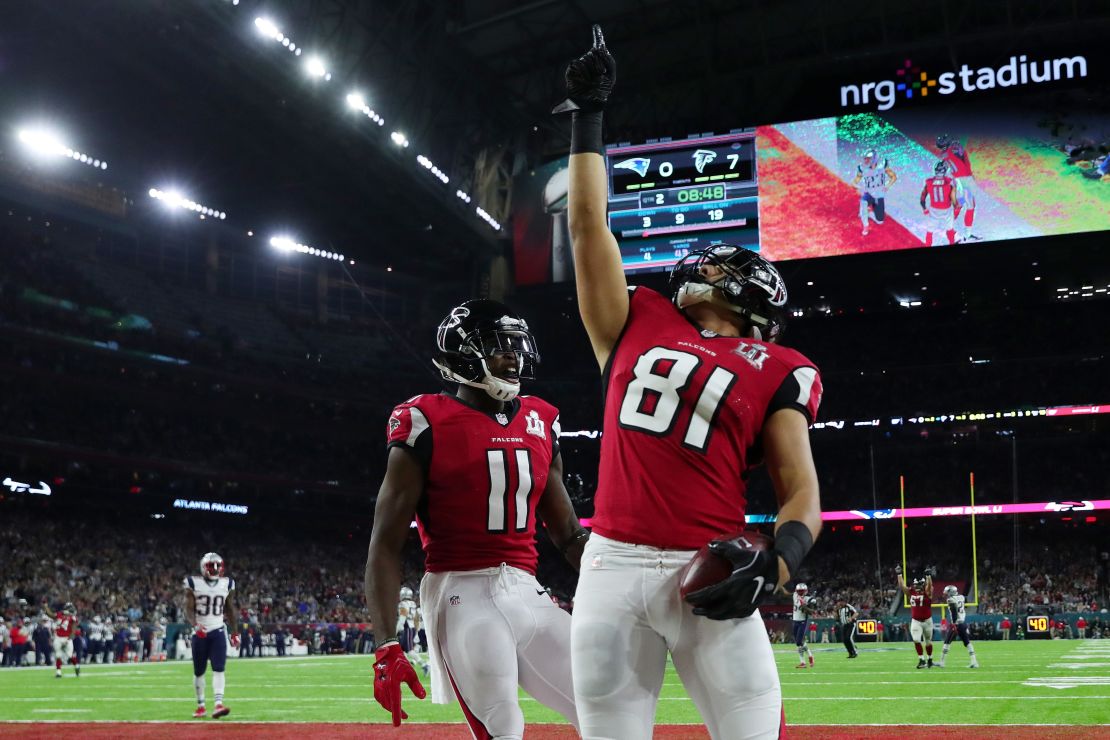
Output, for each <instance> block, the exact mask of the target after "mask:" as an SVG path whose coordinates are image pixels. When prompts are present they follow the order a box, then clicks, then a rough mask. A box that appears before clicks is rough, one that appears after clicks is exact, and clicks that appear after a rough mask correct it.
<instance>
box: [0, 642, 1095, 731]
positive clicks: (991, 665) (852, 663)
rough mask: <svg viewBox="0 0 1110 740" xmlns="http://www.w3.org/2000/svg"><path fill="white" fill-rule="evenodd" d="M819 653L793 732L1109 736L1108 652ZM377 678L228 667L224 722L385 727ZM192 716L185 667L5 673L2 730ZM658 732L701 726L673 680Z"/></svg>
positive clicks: (1060, 645)
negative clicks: (929, 729) (975, 729)
mask: <svg viewBox="0 0 1110 740" xmlns="http://www.w3.org/2000/svg"><path fill="white" fill-rule="evenodd" d="M815 648H816V649H815V651H814V652H815V656H816V661H817V664H816V667H815V668H814V669H812V670H810V669H806V670H797V669H795V668H794V664H795V663H796V662H797V653H795V652H794V651H793V650H790V649H788V648H786V647H785V646H782V647H776V658H777V661H778V667H779V673H780V675H781V677H782V683H783V695H784V697H785V700H786V717H787V722H788V724H790V725H794V726H797V725H864V724H922V725H935V724H938V723H949V724H1030V725H1054V724H1082V725H1110V640H1104V641H1103V640H1100V641H1091V640H1088V641H1078V640H1073V641H1060V640H1057V641H1029V642H1017V641H1011V642H981V643H977V644H976V648H977V651H978V655H979V661H980V663H981V665H982V667H981V668H979V669H976V670H972V669H969V668H967V653H966V651H965V650H964V648H963V646H962V645H959V644H958V643H957V644H956V645H955V646H954V648H953V650H952V652H951V653H950V654H949V659H948V667H947V668H944V669H940V668H934V669H932V670H916V669H915V668H914V665H915V663H916V656H915V654H914V652H913V646H912V645H911V644H910V643H894V644H889V643H888V644H886V645H871V644H865V645H861V646H860V648H861V649H860V657H859V658H858V659H856V660H847V659H846V656H845V653H844V651H843V649H842V648H840V647H839V646H832V645H817V646H815ZM939 654H940V650H939V645H938V646H937V655H938V656H939ZM736 669H737V671H742V670H743V666H737V667H736ZM370 671H371V659H370V657H369V656H356V657H347V656H344V657H311V658H281V659H258V660H249V659H248V660H239V659H232V660H230V661H229V663H228V667H227V698H226V701H227V704H228V706H230V707H231V708H232V713H231V715H230V716H229V717H227V718H226V719H225V720H223V721H240V722H259V721H270V722H273V721H277V722H306V721H307V722H387V721H388V716H387V715H386V713H385V712H384V711H383V710H381V709H380V708H379V707H378V706H377V705H376V704H375V703H374V701H373V699H372V698H371V693H372V692H371V681H370V678H369V676H370ZM194 704H195V700H194V698H193V690H192V676H191V664H189V663H187V662H184V661H180V662H167V663H149V664H122V665H109V666H101V665H90V666H85V667H84V668H83V670H82V672H81V677H80V678H75V677H74V676H73V670H72V668H67V669H66V671H65V677H64V678H62V679H60V680H59V679H55V678H54V672H53V670H51V669H43V668H21V669H0V720H24V721H26V720H32V721H34V720H53V721H59V720H62V721H71V722H81V721H92V720H98V721H104V720H123V721H142V720H151V721H153V720H161V721H166V720H188V719H189V717H190V715H191V713H192V711H193V708H194ZM208 705H209V710H211V707H212V698H211V685H210V684H209V688H208ZM404 706H405V708H406V710H407V711H408V713H409V715H410V722H413V723H421V722H457V723H462V722H463V718H462V713H461V711H460V709H459V706H458V705H457V704H452V705H449V706H438V705H433V704H432V703H431V701H430V699H429V700H425V701H416V700H415V699H414V698H413V697H411V696H409V695H407V694H406V696H405V700H404ZM524 711H525V716H526V718H527V720H528V721H529V722H532V723H541V722H552V723H557V722H560V721H561V720H560V718H559V717H558V716H557V715H555V714H554V713H553V712H551V711H549V710H547V709H545V708H544V707H542V706H540V705H539V704H537V703H536V702H535V701H533V700H531V699H530V698H528V697H524ZM657 722H658V723H660V724H690V723H698V715H697V712H696V710H695V709H694V706H693V704H692V703H691V702H690V700H689V699H688V698H687V696H686V693H685V692H684V691H683V689H682V685H681V683H680V682H679V679H678V676H677V675H676V674H675V673H674V671H673V670H669V671H668V673H667V677H666V680H665V684H664V687H663V695H662V697H661V700H660V702H659V711H658V715H657Z"/></svg>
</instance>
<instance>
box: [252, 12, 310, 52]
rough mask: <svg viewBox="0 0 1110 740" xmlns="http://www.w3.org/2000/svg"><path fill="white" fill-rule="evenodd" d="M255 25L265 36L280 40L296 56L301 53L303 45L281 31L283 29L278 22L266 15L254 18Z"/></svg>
mask: <svg viewBox="0 0 1110 740" xmlns="http://www.w3.org/2000/svg"><path fill="white" fill-rule="evenodd" d="M254 27H255V28H257V29H258V32H259V33H260V34H262V35H263V36H265V37H266V38H268V39H273V40H274V41H276V42H278V43H279V44H281V45H282V46H284V47H285V48H286V49H288V50H289V51H290V52H291V53H292V54H294V55H296V56H300V55H301V47H299V46H297V45H296V44H294V43H293V40H292V39H290V38H289V37H288V36H286V35H285V34H283V33H282V32H281V29H279V28H278V27H277V24H276V23H274V22H273V21H272V20H270V19H269V18H265V17H259V18H255V19H254Z"/></svg>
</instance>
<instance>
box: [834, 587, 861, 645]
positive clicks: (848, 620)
mask: <svg viewBox="0 0 1110 740" xmlns="http://www.w3.org/2000/svg"><path fill="white" fill-rule="evenodd" d="M858 614H859V610H858V609H856V608H855V607H854V606H852V605H851V604H849V603H848V600H847V599H840V608H838V609H837V610H836V616H837V618H838V619H839V620H840V633H841V634H842V635H844V647H845V648H846V649H847V650H848V657H849V658H857V657H859V653H858V652H856V616H857V615H858Z"/></svg>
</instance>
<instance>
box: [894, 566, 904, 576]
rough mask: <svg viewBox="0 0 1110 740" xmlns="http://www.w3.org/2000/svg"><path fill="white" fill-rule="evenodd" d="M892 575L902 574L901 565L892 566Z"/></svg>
mask: <svg viewBox="0 0 1110 740" xmlns="http://www.w3.org/2000/svg"><path fill="white" fill-rule="evenodd" d="M894 575H896V576H900V575H902V566H901V565H896V566H894Z"/></svg>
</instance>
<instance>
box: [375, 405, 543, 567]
mask: <svg viewBox="0 0 1110 740" xmlns="http://www.w3.org/2000/svg"><path fill="white" fill-rule="evenodd" d="M387 435H388V440H389V441H388V446H389V447H394V446H397V445H401V446H404V447H405V448H406V449H408V450H410V451H412V452H413V453H414V454H415V455H416V456H417V458H418V459H419V460H420V462H421V464H422V465H423V467H424V495H423V497H422V498H421V501H420V504H419V506H418V508H417V514H416V523H417V527H418V529H419V530H420V539H421V542H422V543H423V545H424V553H425V555H426V557H425V568H426V569H427V570H428V572H430V573H438V572H442V571H448V570H478V569H480V568H492V567H496V566H498V565H501V564H502V563H507V564H508V565H512V566H514V567H516V568H520V569H522V570H526V571H528V572H529V573H533V574H534V573H535V572H536V544H535V533H536V503H537V502H538V501H539V497H540V495H542V494H543V490H544V487H545V486H546V485H547V473H548V471H549V470H550V468H551V461H552V460H553V459H555V457H556V456H557V455H558V454H559V412H558V411H557V410H556V409H555V407H554V406H552V405H551V404H549V403H547V402H546V401H543V400H541V399H539V398H536V397H535V396H520V397H519V398H517V399H516V400H514V401H513V402H512V403H511V404H508V405H507V406H506V411H505V413H500V414H487V413H485V412H483V411H479V410H477V409H475V408H472V407H470V406H468V405H466V404H465V403H463V402H462V401H461V400H460V399H458V398H457V397H455V396H451V395H447V394H445V393H443V394H439V395H424V396H416V397H415V398H411V399H409V400H408V401H406V402H404V403H403V404H401V405H400V406H398V407H397V408H395V409H394V410H393V413H392V415H390V417H389V425H388V429H387Z"/></svg>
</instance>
